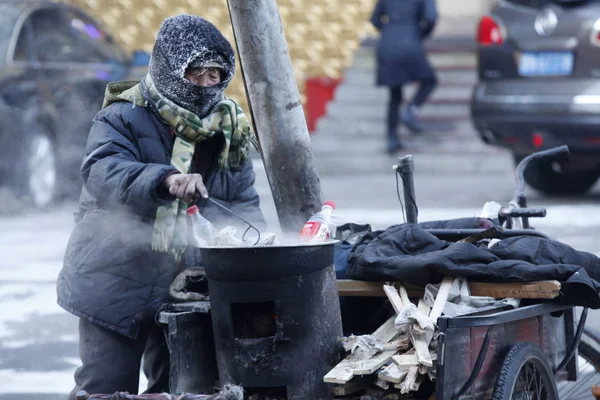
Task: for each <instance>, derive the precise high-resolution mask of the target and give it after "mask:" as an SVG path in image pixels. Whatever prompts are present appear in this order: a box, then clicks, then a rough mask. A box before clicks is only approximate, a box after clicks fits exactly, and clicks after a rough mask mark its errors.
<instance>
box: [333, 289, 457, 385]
mask: <svg viewBox="0 0 600 400" xmlns="http://www.w3.org/2000/svg"><path fill="white" fill-rule="evenodd" d="M452 282H453V279H452V278H446V279H444V280H443V281H442V283H441V285H440V288H439V291H438V295H437V297H436V299H435V302H434V304H433V307H431V308H430V307H429V306H428V305H427V304H426V303H425V301H424V300H423V299H420V300H419V302H418V304H417V305H415V304H413V303H412V302H411V301H410V300H409V298H408V294H407V292H406V289H405V288H404V287H403V286H402V285H399V287H398V288H397V289H396V288H395V287H393V286H390V285H384V287H383V289H384V291H385V294H386V295H387V297H388V299H389V300H390V302H391V303H392V306H393V307H394V310H395V312H396V315H395V316H394V317H392V318H390V319H389V320H388V321H387V322H386V323H385V324H383V325H382V326H381V327H379V329H377V330H376V331H375V332H374V333H373V334H371V335H362V336H349V337H345V338H342V343H343V345H344V348H345V350H346V351H347V352H348V353H349V354H348V355H347V356H346V358H344V359H343V360H342V361H341V362H340V363H339V364H338V365H337V366H335V368H333V369H332V370H331V371H329V373H327V375H325V377H324V379H323V380H324V382H327V383H332V384H335V386H334V387H333V393H334V395H336V396H346V395H350V394H353V393H356V392H359V391H361V390H363V389H367V388H369V387H371V386H372V385H375V386H376V387H378V388H381V389H384V390H387V389H392V388H395V389H398V391H399V392H400V394H406V393H409V392H412V391H417V390H418V389H419V387H420V385H421V383H422V382H423V380H424V379H425V377H428V378H429V379H430V380H431V381H435V375H436V369H435V361H436V347H437V326H436V323H437V319H438V318H439V317H440V316H441V315H442V312H443V310H444V306H445V305H446V302H447V300H448V294H449V293H450V288H451V286H452Z"/></svg>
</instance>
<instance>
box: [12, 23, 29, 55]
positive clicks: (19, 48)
mask: <svg viewBox="0 0 600 400" xmlns="http://www.w3.org/2000/svg"><path fill="white" fill-rule="evenodd" d="M31 45H32V43H31V32H30V31H29V24H28V23H27V22H25V23H24V24H23V26H22V27H21V30H20V31H19V35H18V36H17V43H16V44H15V51H14V53H13V60H14V61H27V60H30V59H31V57H30V56H31V53H32V52H31Z"/></svg>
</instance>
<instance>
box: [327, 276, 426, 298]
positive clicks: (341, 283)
mask: <svg viewBox="0 0 600 400" xmlns="http://www.w3.org/2000/svg"><path fill="white" fill-rule="evenodd" d="M384 284H385V282H367V281H355V280H351V279H339V280H338V281H337V285H338V294H339V295H340V296H347V297H386V294H385V292H384V291H383V285H384ZM395 284H400V282H396V283H395ZM395 284H394V285H395ZM407 290H408V296H409V297H423V294H424V293H425V290H424V289H423V288H418V287H415V286H407Z"/></svg>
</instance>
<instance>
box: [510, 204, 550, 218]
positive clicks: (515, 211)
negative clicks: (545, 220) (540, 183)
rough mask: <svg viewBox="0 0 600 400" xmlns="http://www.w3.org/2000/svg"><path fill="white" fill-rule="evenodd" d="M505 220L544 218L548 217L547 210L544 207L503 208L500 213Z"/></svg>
mask: <svg viewBox="0 0 600 400" xmlns="http://www.w3.org/2000/svg"><path fill="white" fill-rule="evenodd" d="M498 214H499V215H500V216H501V217H504V218H520V217H525V218H536V217H538V218H542V217H545V216H546V209H545V208H542V207H538V208H512V209H511V208H502V209H500V212H499V213H498Z"/></svg>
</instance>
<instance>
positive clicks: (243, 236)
mask: <svg viewBox="0 0 600 400" xmlns="http://www.w3.org/2000/svg"><path fill="white" fill-rule="evenodd" d="M206 200H208V201H210V202H211V203H213V204H215V205H217V206H219V207H221V208H222V209H223V210H225V211H227V212H228V213H230V214H231V215H233V216H234V217H236V218H237V219H239V220H240V221H242V222H243V223H245V224H246V225H248V228H247V229H246V230H245V231H244V234H243V235H242V240H243V241H246V234H248V231H249V230H250V229H254V230H255V231H256V233H257V234H258V237H257V238H256V242H254V244H253V246H256V245H257V244H258V243H259V242H260V231H259V230H258V228H257V227H255V226H254V225H252V224H251V223H250V222H248V221H246V220H245V219H244V218H242V217H240V216H239V215H238V214H237V213H236V212H234V211H232V210H230V209H229V208H227V207H225V206H224V205H223V204H221V203H219V202H218V201H216V200H215V199H213V198H212V197H208V198H207V199H206Z"/></svg>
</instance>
